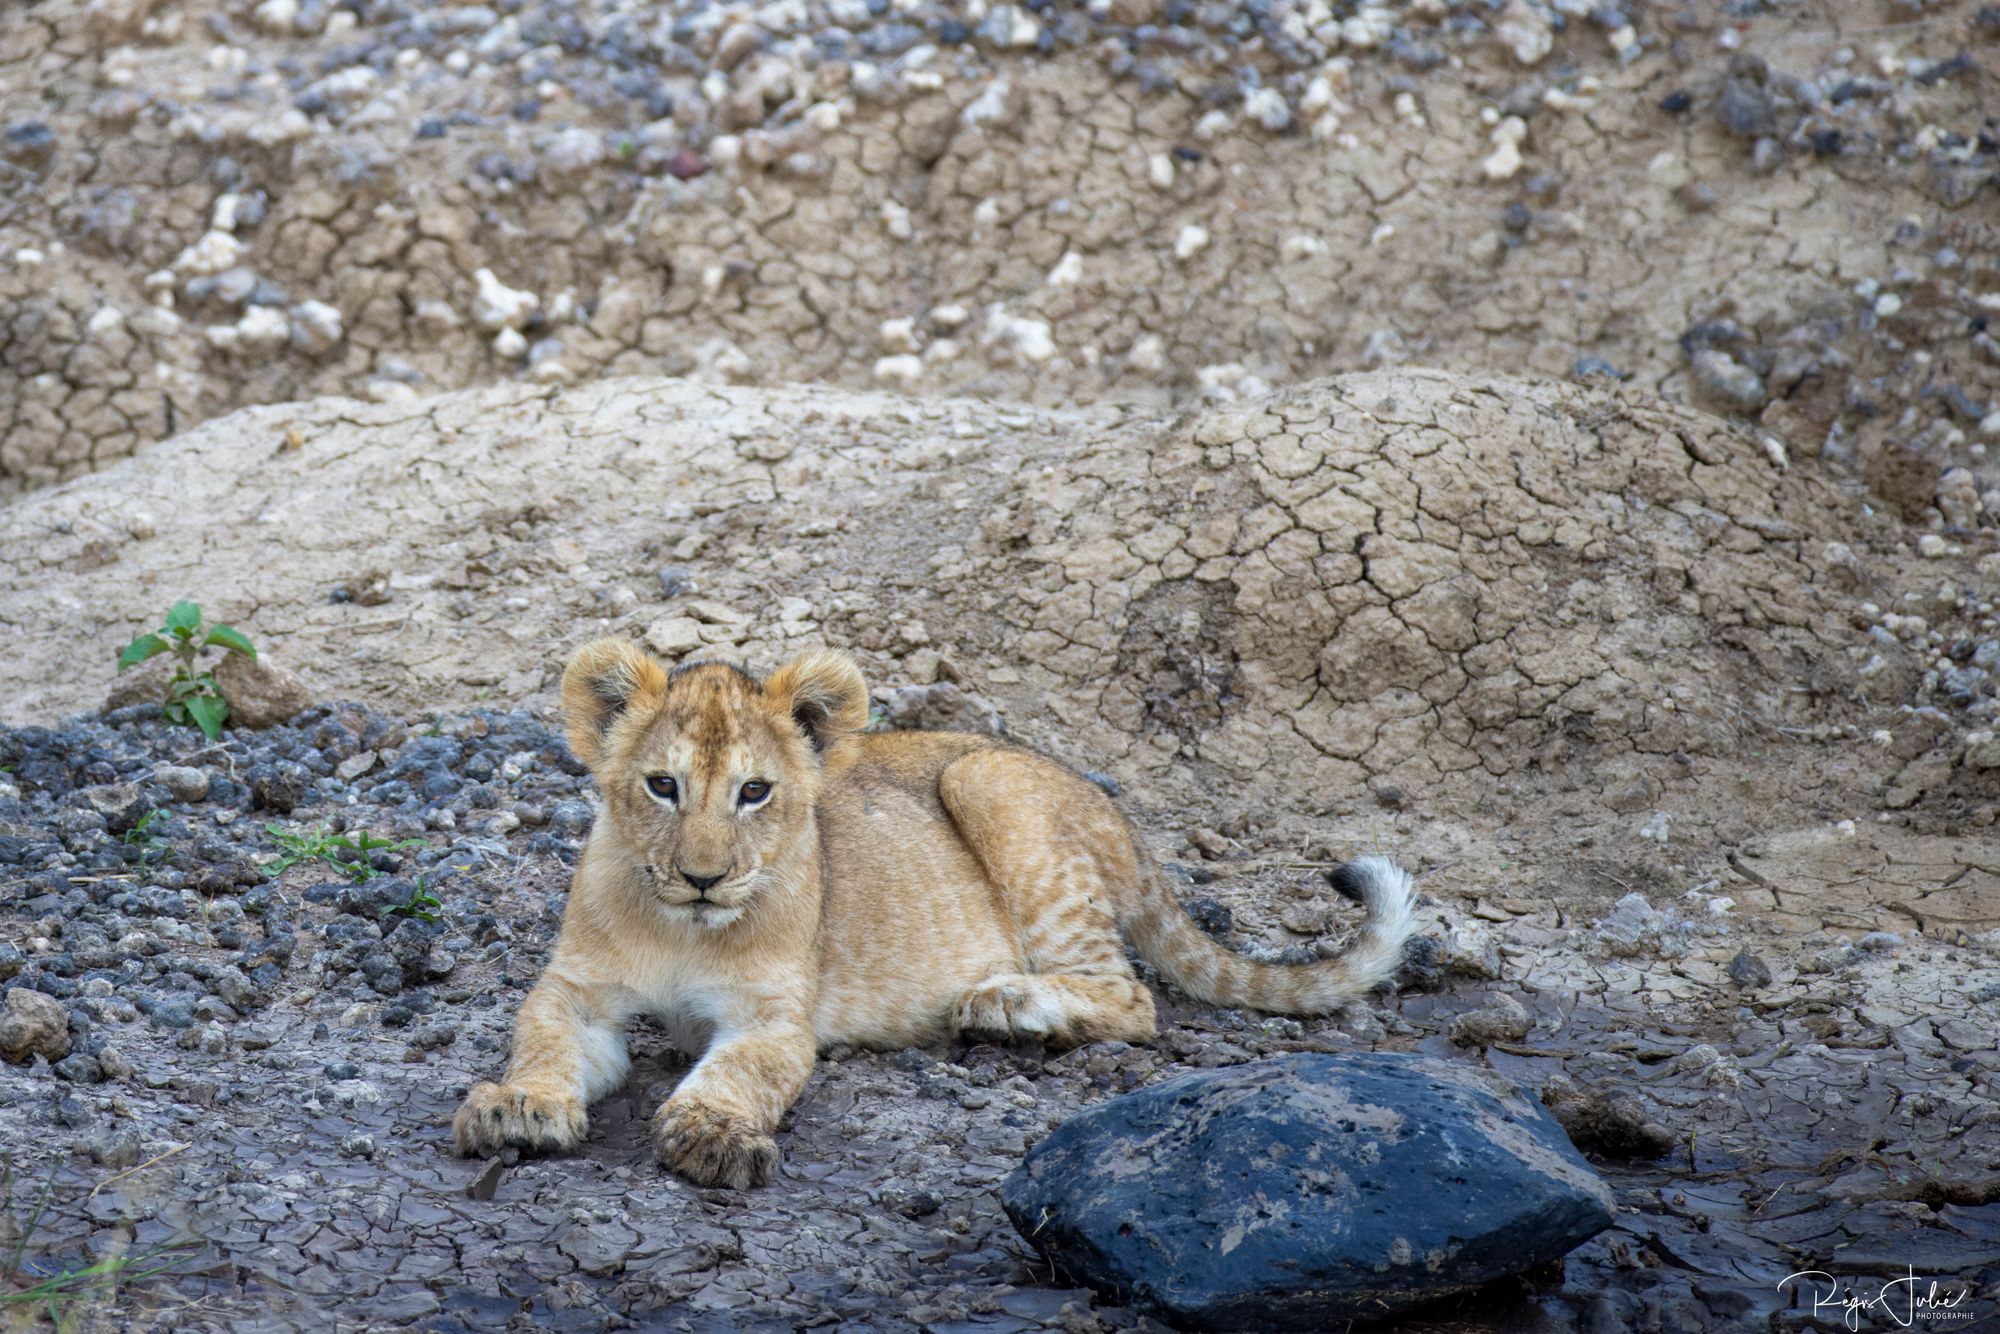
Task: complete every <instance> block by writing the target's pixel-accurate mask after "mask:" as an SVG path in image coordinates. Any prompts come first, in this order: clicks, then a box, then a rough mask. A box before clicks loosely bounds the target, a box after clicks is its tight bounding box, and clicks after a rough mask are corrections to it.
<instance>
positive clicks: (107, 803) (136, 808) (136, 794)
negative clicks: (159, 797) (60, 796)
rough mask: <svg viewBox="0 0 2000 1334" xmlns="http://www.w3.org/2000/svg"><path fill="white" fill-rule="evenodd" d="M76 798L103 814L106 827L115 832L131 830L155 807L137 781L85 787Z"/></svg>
mask: <svg viewBox="0 0 2000 1334" xmlns="http://www.w3.org/2000/svg"><path fill="white" fill-rule="evenodd" d="M76 799H77V800H80V801H81V802H82V803H83V805H84V806H85V807H86V808H87V809H89V810H93V811H96V812H97V813H98V814H99V815H101V816H103V817H104V827H105V828H106V829H108V830H110V831H111V832H112V833H114V834H123V833H126V832H128V831H130V830H131V829H132V828H133V827H134V826H136V825H137V824H138V823H139V821H140V820H141V819H142V818H144V816H145V814H146V812H147V811H149V810H151V809H152V808H153V803H152V802H150V801H148V800H146V796H145V794H144V793H143V792H141V791H140V790H139V786H138V784H136V783H107V784H105V785H104V786H103V787H92V788H85V789H84V790H83V791H82V792H80V793H78V794H77V797H76Z"/></svg>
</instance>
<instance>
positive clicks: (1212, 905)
mask: <svg viewBox="0 0 2000 1334" xmlns="http://www.w3.org/2000/svg"><path fill="white" fill-rule="evenodd" d="M1187 915H1188V916H1189V917H1192V918H1193V919H1194V924H1195V925H1196V926H1198V927H1200V928H1201V929H1202V930H1204V931H1206V932H1208V934H1209V935H1211V936H1226V935H1228V934H1229V933H1230V931H1231V930H1232V929H1234V928H1235V926H1236V915H1235V914H1234V913H1232V912H1230V911H1229V905H1228V904H1226V903H1223V902H1222V901H1221V900H1219V899H1189V900H1188V901H1187Z"/></svg>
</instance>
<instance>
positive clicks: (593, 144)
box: [541, 127, 604, 178]
mask: <svg viewBox="0 0 2000 1334" xmlns="http://www.w3.org/2000/svg"><path fill="white" fill-rule="evenodd" d="M603 160H604V141H603V140H602V139H600V138H598V137H597V135H596V134H595V133H593V132H592V131H590V130H586V129H583V128H581V127H577V128H573V129H568V130H564V131H563V132H562V133H561V134H558V135H556V136H555V138H553V139H551V140H549V141H548V142H547V143H546V144H544V145H542V151H541V167H542V170H543V171H545V172H548V173H549V174H551V175H553V176H557V177H563V178H567V177H574V176H581V175H583V174H584V173H585V172H587V171H589V170H590V169H591V168H593V167H595V166H596V165H597V164H598V163H600V162H602V161H603Z"/></svg>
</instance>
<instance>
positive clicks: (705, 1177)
mask: <svg viewBox="0 0 2000 1334" xmlns="http://www.w3.org/2000/svg"><path fill="white" fill-rule="evenodd" d="M653 1147H654V1148H655V1150H657V1151H658V1153H659V1155H660V1162H661V1163H662V1164H663V1165H664V1166H667V1167H670V1168H672V1169H673V1170H674V1171H676V1172H679V1173H680V1174H681V1175H682V1176H684V1177H686V1178H687V1179H688V1180H690V1181H692V1182H694V1183H695V1184H696V1185H698V1186H728V1187H729V1188H730V1189H732V1190H748V1189H749V1188H750V1187H752V1186H761V1185H763V1184H764V1183H765V1182H766V1181H769V1180H770V1179H771V1172H772V1171H773V1170H774V1169H775V1168H776V1167H777V1166H778V1145H777V1141H775V1140H773V1139H772V1138H771V1137H770V1136H769V1135H767V1134H765V1133H764V1132H763V1131H761V1130H759V1129H757V1127H756V1126H755V1125H753V1124H751V1123H750V1122H749V1121H747V1120H745V1119H744V1118H742V1117H740V1116H736V1115H734V1114H732V1113H729V1112H724V1111H718V1110H717V1109H715V1108H714V1107H710V1106H707V1105H705V1104H703V1103H701V1102H699V1101H697V1100H695V1099H693V1098H689V1099H686V1100H685V1101H683V1100H679V1099H669V1100H668V1101H667V1102H665V1103H664V1104H662V1105H661V1107H660V1110H659V1111H658V1112H657V1113H655V1114H654V1116H653Z"/></svg>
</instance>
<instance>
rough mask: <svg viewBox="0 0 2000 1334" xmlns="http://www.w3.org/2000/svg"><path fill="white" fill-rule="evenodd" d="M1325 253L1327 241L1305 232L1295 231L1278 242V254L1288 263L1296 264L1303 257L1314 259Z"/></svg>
mask: <svg viewBox="0 0 2000 1334" xmlns="http://www.w3.org/2000/svg"><path fill="white" fill-rule="evenodd" d="M1325 253H1326V242H1324V241H1322V240H1320V239H1319V238H1318V237H1317V236H1307V235H1306V234H1305V233H1304V232H1295V233H1293V234H1292V235H1290V236H1287V237H1286V238H1285V239H1284V240H1283V241H1281V242H1280V243H1279V244H1278V256H1279V258H1281V259H1283V260H1284V261H1285V263H1287V264H1296V263H1298V262H1299V261H1300V260H1302V259H1313V258H1315V257H1316V256H1319V255H1324V254H1325Z"/></svg>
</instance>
